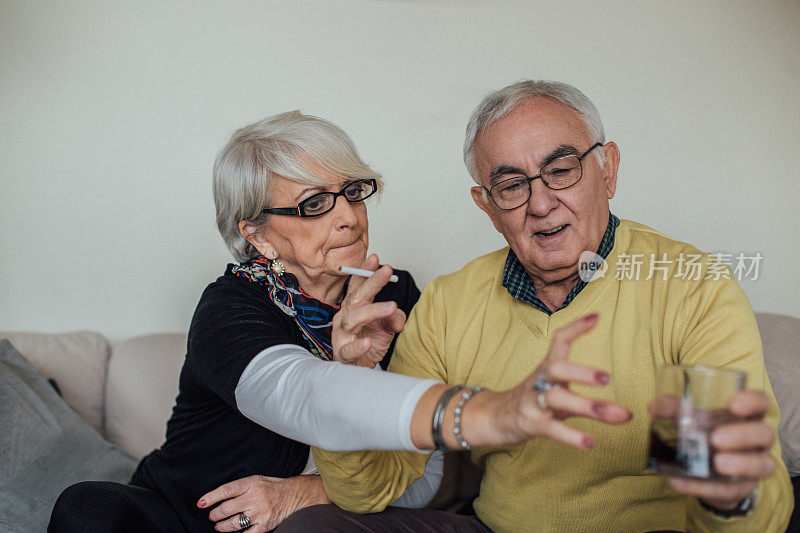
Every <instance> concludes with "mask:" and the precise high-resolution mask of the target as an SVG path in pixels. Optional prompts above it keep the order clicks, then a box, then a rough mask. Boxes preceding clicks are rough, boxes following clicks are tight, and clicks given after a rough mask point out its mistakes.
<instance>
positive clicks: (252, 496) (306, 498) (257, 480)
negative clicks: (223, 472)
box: [197, 476, 330, 533]
mask: <svg viewBox="0 0 800 533" xmlns="http://www.w3.org/2000/svg"><path fill="white" fill-rule="evenodd" d="M218 502H222V503H221V504H220V505H217V506H216V507H215V508H214V509H212V511H211V513H209V515H208V518H209V520H211V521H212V522H216V525H215V526H214V529H216V530H217V531H239V530H240V529H242V528H241V527H240V526H239V516H240V515H241V514H242V513H244V514H245V515H246V516H247V517H248V518H249V519H250V524H251V525H250V527H249V528H248V529H247V531H253V532H256V533H264V532H266V531H271V530H273V529H275V528H276V527H278V525H280V523H281V522H283V521H284V520H286V518H288V517H289V515H291V514H292V513H294V512H295V511H298V510H300V509H303V508H304V507H309V506H311V505H320V504H325V503H330V500H329V499H328V495H327V494H326V493H325V489H324V487H323V486H322V480H321V479H320V477H319V476H296V477H290V478H286V479H284V478H275V477H266V476H250V477H246V478H242V479H237V480H236V481H231V482H230V483H226V484H224V485H222V486H220V487H218V488H216V489H214V490H212V491H211V492H209V493H207V494H204V495H203V496H202V497H201V498H200V500H199V501H198V502H197V506H198V507H200V508H201V509H203V508H208V507H211V506H213V505H216V504H217V503H218Z"/></svg>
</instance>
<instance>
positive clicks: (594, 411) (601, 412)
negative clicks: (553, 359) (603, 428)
mask: <svg viewBox="0 0 800 533" xmlns="http://www.w3.org/2000/svg"><path fill="white" fill-rule="evenodd" d="M544 394H545V400H546V401H547V407H548V409H549V410H551V411H553V412H554V413H556V414H557V415H558V416H559V417H560V418H567V417H571V416H582V417H586V418H594V419H595V420H600V421H601V422H606V423H609V424H621V423H623V422H627V421H628V420H630V419H631V413H630V411H628V410H627V409H625V408H624V407H622V406H621V405H619V404H616V403H613V402H606V401H601V400H593V399H590V398H586V397H585V396H581V395H580V394H576V393H574V392H572V391H570V390H568V389H566V388H557V389H551V390H549V391H547V392H545V393H544Z"/></svg>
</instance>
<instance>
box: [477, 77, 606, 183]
mask: <svg viewBox="0 0 800 533" xmlns="http://www.w3.org/2000/svg"><path fill="white" fill-rule="evenodd" d="M534 98H552V99H554V100H557V101H559V102H561V103H562V104H564V105H567V106H569V107H571V108H572V109H574V110H575V111H576V112H577V113H578V114H579V115H580V116H581V118H583V121H584V123H585V124H586V127H587V128H589V133H591V135H592V136H593V137H594V139H595V142H601V143H604V142H605V133H604V132H603V123H602V122H601V121H600V113H598V112H597V108H596V107H595V106H594V104H593V103H592V101H591V100H589V99H588V98H587V97H586V95H585V94H583V93H582V92H580V91H579V90H578V89H576V88H575V87H573V86H572V85H569V84H567V83H562V82H560V81H550V80H522V81H518V82H516V83H512V84H511V85H508V86H506V87H503V88H502V89H499V90H497V91H494V92H491V93H489V94H488V95H486V97H485V98H484V99H483V100H482V101H481V103H480V104H478V107H476V108H475V111H473V112H472V115H471V116H470V118H469V123H468V124H467V132H466V135H465V136H464V163H465V164H466V165H467V170H468V171H469V174H470V176H472V179H473V180H475V183H477V184H478V185H480V183H481V182H480V180H479V179H478V172H477V170H476V169H475V144H476V142H477V139H478V136H479V135H480V134H481V133H483V131H484V130H485V129H486V128H488V127H489V126H491V125H492V124H494V123H495V122H497V121H498V120H500V119H502V118H503V117H505V116H506V115H508V114H509V113H511V112H512V111H513V110H514V109H516V107H517V106H518V105H520V104H522V103H524V102H526V101H528V100H532V99H534ZM594 153H595V154H597V157H598V160H599V161H600V164H601V165H602V164H603V162H604V160H605V159H604V156H605V153H604V152H603V150H595V151H594Z"/></svg>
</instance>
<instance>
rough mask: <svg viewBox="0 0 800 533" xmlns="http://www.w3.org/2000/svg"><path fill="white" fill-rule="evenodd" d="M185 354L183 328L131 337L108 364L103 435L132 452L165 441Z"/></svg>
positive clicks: (142, 451) (144, 450) (139, 453)
mask: <svg viewBox="0 0 800 533" xmlns="http://www.w3.org/2000/svg"><path fill="white" fill-rule="evenodd" d="M185 356H186V334H185V333H163V334H157V335H144V336H141V337H134V338H131V339H129V340H127V341H125V342H123V343H120V344H118V345H115V346H114V353H113V355H112V357H111V361H110V362H109V365H108V387H107V389H106V391H107V392H106V438H107V439H108V440H109V441H111V443H112V444H114V445H116V446H117V447H119V448H120V449H122V450H124V451H126V452H128V453H129V454H131V455H133V456H134V457H136V458H141V457H143V456H144V455H146V454H148V453H150V452H151V451H152V450H153V449H154V448H157V447H158V446H161V444H163V443H164V437H165V435H166V432H165V430H166V427H167V420H168V419H169V417H170V414H172V406H173V405H175V397H176V396H177V394H178V376H179V374H180V370H181V367H182V366H183V360H184V358H185Z"/></svg>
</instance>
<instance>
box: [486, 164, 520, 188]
mask: <svg viewBox="0 0 800 533" xmlns="http://www.w3.org/2000/svg"><path fill="white" fill-rule="evenodd" d="M507 174H521V175H523V176H524V175H525V172H524V171H523V170H522V169H521V168H517V167H512V166H511V165H500V166H497V167H494V168H493V169H492V171H491V172H490V173H489V184H490V185H494V184H495V182H497V181H499V180H500V178H502V177H504V176H506V175H507Z"/></svg>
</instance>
